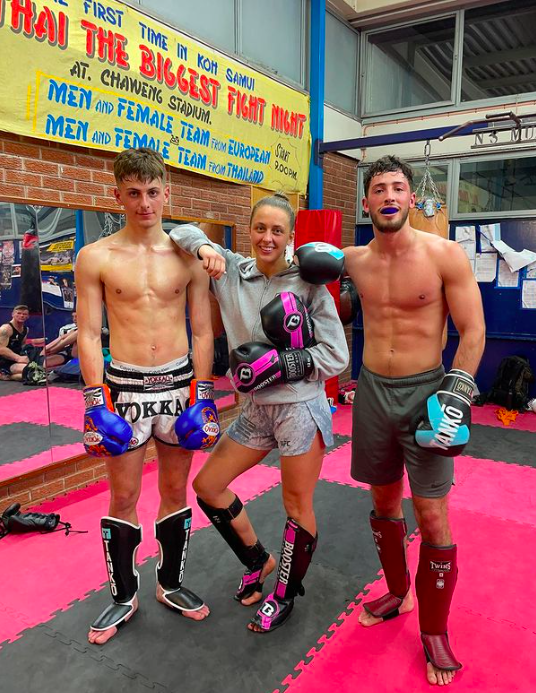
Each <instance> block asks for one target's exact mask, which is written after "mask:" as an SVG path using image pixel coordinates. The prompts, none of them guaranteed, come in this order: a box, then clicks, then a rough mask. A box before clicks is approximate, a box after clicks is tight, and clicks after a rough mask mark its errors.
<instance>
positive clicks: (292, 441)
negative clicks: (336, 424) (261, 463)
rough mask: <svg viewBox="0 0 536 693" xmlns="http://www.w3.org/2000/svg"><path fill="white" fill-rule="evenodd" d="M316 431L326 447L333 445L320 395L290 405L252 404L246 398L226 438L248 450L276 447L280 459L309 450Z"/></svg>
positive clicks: (323, 398) (325, 405)
mask: <svg viewBox="0 0 536 693" xmlns="http://www.w3.org/2000/svg"><path fill="white" fill-rule="evenodd" d="M317 431H320V433H321V435H322V438H323V440H324V444H325V445H326V446H329V445H333V428H332V417H331V409H330V407H329V404H328V401H327V399H326V395H325V393H324V392H322V393H321V394H320V395H319V396H318V397H316V398H315V399H310V400H307V401H306V402H292V403H290V404H256V403H255V402H253V401H252V400H251V399H250V398H248V399H247V400H246V402H245V403H244V405H243V407H242V411H241V412H240V415H239V416H238V418H237V419H236V420H235V421H233V423H232V424H231V425H230V426H229V428H228V429H227V435H228V436H229V437H230V438H232V440H234V441H235V442H236V443H239V444H240V445H245V446H246V447H248V448H253V449H255V450H273V449H274V448H278V449H279V452H280V454H281V456H283V457H292V456H294V455H303V454H305V453H306V452H308V451H309V449H310V447H311V445H312V443H313V439H314V437H315V435H316V432H317Z"/></svg>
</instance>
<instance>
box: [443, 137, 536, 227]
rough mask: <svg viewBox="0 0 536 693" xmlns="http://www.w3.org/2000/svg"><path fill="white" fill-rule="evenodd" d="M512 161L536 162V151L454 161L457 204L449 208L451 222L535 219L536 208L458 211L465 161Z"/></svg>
mask: <svg viewBox="0 0 536 693" xmlns="http://www.w3.org/2000/svg"><path fill="white" fill-rule="evenodd" d="M505 154H506V155H510V156H508V158H510V159H528V158H532V159H535V160H536V149H534V147H533V148H532V151H531V150H530V149H529V150H527V151H524V152H520V151H510V152H505V151H504V150H503V151H501V152H497V153H492V154H481V155H478V156H475V155H471V156H464V157H460V156H457V157H455V158H454V159H453V161H452V163H453V176H452V186H453V190H452V200H453V201H454V202H455V203H456V206H455V207H454V206H452V208H450V207H449V216H450V219H451V220H459V219H464V220H467V221H471V220H473V219H474V220H478V219H520V218H527V217H528V218H533V217H536V208H535V209H532V210H530V209H529V210H527V209H525V210H517V211H513V212H512V211H507V212H460V211H459V210H458V201H459V191H460V174H461V164H462V163H464V162H465V161H470V162H471V163H475V164H477V163H479V162H481V161H502V160H504V159H505V158H506V157H505Z"/></svg>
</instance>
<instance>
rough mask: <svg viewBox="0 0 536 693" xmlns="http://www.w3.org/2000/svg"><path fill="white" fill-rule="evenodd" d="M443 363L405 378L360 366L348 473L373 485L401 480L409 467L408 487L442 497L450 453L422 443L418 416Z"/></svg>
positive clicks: (441, 373) (447, 484) (451, 471)
mask: <svg viewBox="0 0 536 693" xmlns="http://www.w3.org/2000/svg"><path fill="white" fill-rule="evenodd" d="M444 375H445V371H444V369H443V366H440V367H439V368H436V369H434V370H432V371H426V372H425V373H418V374H416V375H411V376H408V377H404V378H387V377H384V376H382V375H378V374H376V373H372V372H371V371H369V370H368V369H367V368H365V367H364V366H362V368H361V372H360V374H359V380H358V384H357V390H356V394H355V398H354V404H353V411H352V469H351V474H352V477H353V478H354V479H355V480H356V481H361V482H363V483H366V484H371V485H373V486H384V485H386V484H392V483H394V482H395V481H399V480H400V479H401V478H402V477H403V475H404V463H405V465H406V469H407V470H408V477H409V483H410V486H411V490H412V493H414V494H415V495H417V496H422V497H424V498H441V497H442V496H445V495H446V494H447V493H448V492H449V490H450V487H451V486H452V479H453V474H454V461H453V459H452V457H442V456H441V455H435V454H433V453H431V452H428V451H427V450H424V449H423V448H420V447H419V446H418V445H417V444H416V442H415V439H414V429H415V423H416V419H417V418H418V417H419V414H420V412H421V411H422V410H423V408H424V407H425V403H426V400H427V399H428V397H429V396H430V395H431V394H433V393H434V392H436V391H437V389H438V388H439V385H440V383H441V381H442V380H443V377H444Z"/></svg>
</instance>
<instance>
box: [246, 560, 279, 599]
mask: <svg viewBox="0 0 536 693" xmlns="http://www.w3.org/2000/svg"><path fill="white" fill-rule="evenodd" d="M274 568H275V558H274V557H273V556H272V554H270V558H269V559H268V560H267V561H266V563H265V564H264V565H263V567H262V572H261V582H264V581H265V580H266V578H267V577H268V575H270V573H271V572H273V570H274ZM261 599H262V592H253V594H252V595H250V596H249V597H247V598H246V599H241V600H240V603H241V604H243V605H244V606H252V605H253V604H257V603H258V602H260V600H261Z"/></svg>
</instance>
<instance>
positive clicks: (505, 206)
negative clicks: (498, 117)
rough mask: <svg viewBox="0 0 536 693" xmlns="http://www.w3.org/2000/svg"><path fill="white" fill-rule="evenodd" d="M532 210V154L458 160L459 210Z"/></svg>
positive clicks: (535, 190)
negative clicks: (517, 156)
mask: <svg viewBox="0 0 536 693" xmlns="http://www.w3.org/2000/svg"><path fill="white" fill-rule="evenodd" d="M535 210H536V157H535V156H530V157H519V158H515V159H514V158H501V159H491V160H490V159H488V160H485V161H482V160H480V161H464V162H461V163H460V176H459V191H458V210H457V211H458V214H461V215H463V214H471V213H480V214H482V213H501V212H503V213H507V212H525V211H532V212H534V211H535Z"/></svg>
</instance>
